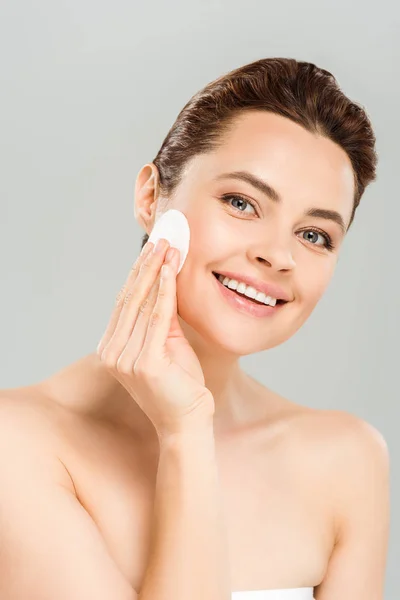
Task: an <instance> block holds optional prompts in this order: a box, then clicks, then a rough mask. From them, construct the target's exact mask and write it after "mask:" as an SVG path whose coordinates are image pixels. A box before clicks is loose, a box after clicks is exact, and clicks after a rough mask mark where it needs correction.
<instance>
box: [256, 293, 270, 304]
mask: <svg viewBox="0 0 400 600" xmlns="http://www.w3.org/2000/svg"><path fill="white" fill-rule="evenodd" d="M266 297H267V296H266V295H265V294H264V292H257V294H256V297H255V298H254V300H257V301H258V302H264V300H265V298H266Z"/></svg>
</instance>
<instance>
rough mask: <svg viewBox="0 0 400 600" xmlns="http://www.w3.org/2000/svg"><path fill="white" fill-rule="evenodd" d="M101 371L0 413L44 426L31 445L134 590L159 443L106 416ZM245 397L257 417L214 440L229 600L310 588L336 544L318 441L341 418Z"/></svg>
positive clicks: (15, 395)
mask: <svg viewBox="0 0 400 600" xmlns="http://www.w3.org/2000/svg"><path fill="white" fill-rule="evenodd" d="M100 371H101V365H99V363H98V361H97V357H96V355H89V356H87V357H84V358H82V359H81V360H79V361H77V362H76V363H73V364H72V365H70V366H69V367H67V368H66V369H64V370H62V371H60V372H59V373H56V374H55V375H53V376H52V377H50V378H49V379H47V380H44V381H42V382H40V383H39V384H37V385H33V386H29V387H24V388H17V389H12V390H4V391H3V393H2V403H3V405H4V404H8V406H9V407H10V404H11V403H12V405H13V406H14V407H16V406H18V407H23V411H24V413H25V416H26V417H27V418H28V419H30V418H34V419H35V420H36V419H40V420H41V421H42V422H43V425H44V428H43V430H42V435H41V437H40V440H38V443H41V444H43V446H45V445H46V446H48V444H50V445H51V447H52V448H53V450H54V456H55V457H56V456H58V457H59V458H60V459H61V461H62V463H63V464H64V465H65V467H66V469H67V471H68V474H69V476H68V474H67V472H65V474H64V476H65V477H64V479H63V485H65V486H68V487H69V489H70V491H71V493H73V494H75V495H76V497H77V498H78V499H79V502H80V503H81V504H82V506H83V507H84V508H85V510H86V511H87V512H88V513H89V514H90V516H91V517H92V519H93V520H94V522H95V523H96V526H97V527H98V529H99V531H100V533H101V535H102V537H103V538H104V540H105V543H106V545H107V548H108V550H109V552H110V554H111V556H112V558H113V560H114V561H115V563H116V564H117V566H118V568H119V569H120V571H121V572H122V573H123V575H124V576H125V578H126V579H127V580H128V581H129V582H130V583H131V585H132V586H133V587H134V588H135V589H136V590H138V589H140V586H141V580H142V577H143V574H144V571H145V567H146V557H147V554H146V552H147V550H148V546H149V530H150V519H151V515H152V500H153V498H154V485H155V479H156V469H157V459H158V439H157V436H156V435H155V433H154V431H153V427H152V424H151V423H150V422H149V421H148V419H147V417H146V416H145V415H144V413H143V412H142V411H141V410H140V408H139V407H137V409H138V410H137V413H136V415H137V419H136V422H133V420H132V422H131V423H130V424H129V425H127V424H126V421H124V416H123V415H124V412H123V408H122V406H121V407H120V408H121V410H120V412H119V413H118V412H113V413H112V414H110V413H109V411H108V407H110V406H112V405H113V404H116V397H118V390H117V389H116V387H115V385H114V382H110V381H109V375H107V374H106V373H102V375H101V376H99V375H100ZM107 383H108V387H109V389H107ZM252 389H253V397H252V398H249V403H250V404H252V405H253V406H254V407H256V406H259V407H260V406H261V403H264V404H265V401H266V400H267V402H268V407H269V409H268V411H265V412H264V414H263V417H262V418H261V419H259V420H258V421H254V423H253V424H251V425H249V426H248V427H245V428H242V430H238V431H231V432H224V433H221V434H219V435H218V434H216V441H217V449H218V467H219V470H220V474H221V485H222V488H223V495H224V498H225V506H226V518H227V522H228V531H229V537H230V552H231V556H232V563H231V564H232V573H233V580H232V590H242V589H246V590H256V589H270V588H271V589H273V588H287V587H309V586H310V587H312V586H317V585H318V584H319V583H320V582H321V581H322V579H323V577H324V574H325V572H326V569H327V565H328V561H329V557H330V555H331V553H332V550H333V547H334V544H335V539H336V534H337V531H336V529H335V520H334V516H335V515H334V512H333V506H332V496H333V495H332V486H334V485H335V481H333V480H332V479H331V477H332V476H329V475H328V474H327V472H326V466H327V462H326V460H327V457H329V452H328V449H329V444H327V443H326V435H327V434H328V433H329V430H330V429H331V430H332V428H333V427H334V423H335V421H337V420H338V419H340V418H341V416H340V414H339V413H338V412H337V411H320V410H314V409H310V408H306V407H303V406H299V405H297V404H295V403H293V402H290V401H289V400H286V399H285V398H283V397H281V396H279V395H278V394H276V393H274V392H271V391H270V390H267V389H266V388H264V387H263V386H261V384H259V383H258V382H256V381H255V380H252ZM110 390H112V392H113V393H112V394H111V395H110ZM132 403H133V406H137V405H135V403H134V402H133V401H132ZM33 409H34V410H33ZM18 410H19V409H18ZM328 413H329V414H328ZM332 413H336V415H333V414H332ZM329 415H330V418H329ZM342 418H343V415H342ZM324 438H325V442H324V445H325V452H321V448H322V447H323V445H322V442H323V439H324ZM333 477H335V475H333ZM238 515H240V518H238ZM128 532H129V533H128Z"/></svg>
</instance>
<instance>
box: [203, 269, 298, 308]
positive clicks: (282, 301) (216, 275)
mask: <svg viewBox="0 0 400 600" xmlns="http://www.w3.org/2000/svg"><path fill="white" fill-rule="evenodd" d="M213 275H214V277H215V278H216V279H218V277H219V276H220V275H222V276H223V277H227V275H225V274H224V273H217V272H216V271H213ZM231 279H233V277H232V278H231ZM240 281H243V279H241V280H240ZM243 283H246V282H245V281H243ZM248 285H250V284H248ZM225 287H226V286H225ZM229 289H230V291H231V292H235V294H237V295H238V296H241V297H242V298H247V300H252V301H253V302H254V304H259V305H262V304H264V302H258V300H254V298H249V297H248V296H246V295H245V294H240V293H239V292H236V290H232V289H231V288H229ZM260 291H262V290H260ZM267 295H268V294H267ZM269 295H270V296H272V294H269ZM272 297H273V298H274V297H275V296H272ZM286 302H288V300H283V299H277V301H276V304H286ZM264 306H265V304H264Z"/></svg>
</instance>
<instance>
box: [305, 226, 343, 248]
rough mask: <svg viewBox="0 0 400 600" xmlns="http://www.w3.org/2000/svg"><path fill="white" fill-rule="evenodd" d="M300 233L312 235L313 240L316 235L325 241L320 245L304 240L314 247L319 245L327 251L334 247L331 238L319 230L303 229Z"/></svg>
mask: <svg viewBox="0 0 400 600" xmlns="http://www.w3.org/2000/svg"><path fill="white" fill-rule="evenodd" d="M300 233H312V234H314V237H313V239H315V236H318V235H320V236H321V237H323V238H324V240H325V241H324V242H322V244H315V243H314V242H312V241H311V240H306V241H307V242H310V244H313V245H314V246H320V245H322V246H323V247H324V248H326V249H327V250H329V251H331V250H333V249H334V247H335V246H334V244H333V242H332V239H331V237H330V236H329V235H328V234H327V233H325V232H324V231H320V230H319V229H304V230H303V231H301V232H300ZM304 239H305V238H304Z"/></svg>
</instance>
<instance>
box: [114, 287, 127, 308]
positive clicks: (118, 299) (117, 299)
mask: <svg viewBox="0 0 400 600" xmlns="http://www.w3.org/2000/svg"><path fill="white" fill-rule="evenodd" d="M125 292H126V285H123V286H122V288H121V289H120V290H119V292H118V294H117V295H116V297H115V302H116V304H117V305H119V304H120V303H121V300H122V299H123V298H124V296H125Z"/></svg>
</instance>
